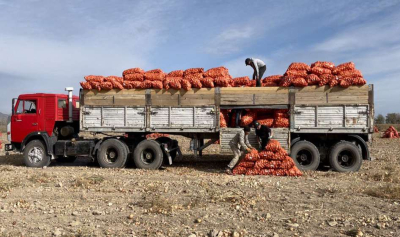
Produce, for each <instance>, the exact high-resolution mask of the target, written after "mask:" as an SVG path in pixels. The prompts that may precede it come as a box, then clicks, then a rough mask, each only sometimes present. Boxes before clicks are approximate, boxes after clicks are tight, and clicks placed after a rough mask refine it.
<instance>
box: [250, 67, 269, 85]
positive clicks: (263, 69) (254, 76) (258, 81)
mask: <svg viewBox="0 0 400 237" xmlns="http://www.w3.org/2000/svg"><path fill="white" fill-rule="evenodd" d="M265 71H267V66H266V65H264V66H262V67H260V68H259V69H258V73H259V75H258V80H257V81H256V87H261V80H262V77H263V76H264V73H265ZM256 76H257V75H256V73H255V72H254V75H253V79H257V78H256Z"/></svg>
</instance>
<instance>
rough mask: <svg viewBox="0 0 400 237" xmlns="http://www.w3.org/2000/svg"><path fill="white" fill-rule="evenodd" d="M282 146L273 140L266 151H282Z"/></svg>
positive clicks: (266, 147)
mask: <svg viewBox="0 0 400 237" xmlns="http://www.w3.org/2000/svg"><path fill="white" fill-rule="evenodd" d="M281 148H282V147H281V144H280V143H279V142H278V141H277V140H274V139H271V140H270V141H269V142H268V144H267V145H266V146H265V150H266V151H272V152H277V151H278V150H279V149H281Z"/></svg>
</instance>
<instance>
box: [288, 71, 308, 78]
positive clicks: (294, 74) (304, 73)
mask: <svg viewBox="0 0 400 237" xmlns="http://www.w3.org/2000/svg"><path fill="white" fill-rule="evenodd" d="M307 75H308V74H307V71H306V70H287V71H286V73H285V76H290V77H306V76H307Z"/></svg>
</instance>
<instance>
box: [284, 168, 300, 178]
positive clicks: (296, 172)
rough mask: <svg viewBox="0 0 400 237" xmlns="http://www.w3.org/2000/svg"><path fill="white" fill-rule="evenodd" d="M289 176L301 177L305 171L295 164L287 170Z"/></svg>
mask: <svg viewBox="0 0 400 237" xmlns="http://www.w3.org/2000/svg"><path fill="white" fill-rule="evenodd" d="M286 175H287V176H293V177H299V176H302V175H303V173H302V172H301V171H300V170H299V168H297V167H296V166H293V167H292V168H290V169H288V170H287V171H286Z"/></svg>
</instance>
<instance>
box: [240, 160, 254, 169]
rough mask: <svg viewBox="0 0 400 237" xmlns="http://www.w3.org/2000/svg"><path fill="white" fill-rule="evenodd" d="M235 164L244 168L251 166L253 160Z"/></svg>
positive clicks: (252, 165)
mask: <svg viewBox="0 0 400 237" xmlns="http://www.w3.org/2000/svg"><path fill="white" fill-rule="evenodd" d="M237 166H238V167H244V168H253V167H254V162H252V161H242V162H240V163H239V164H238V165H237Z"/></svg>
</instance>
